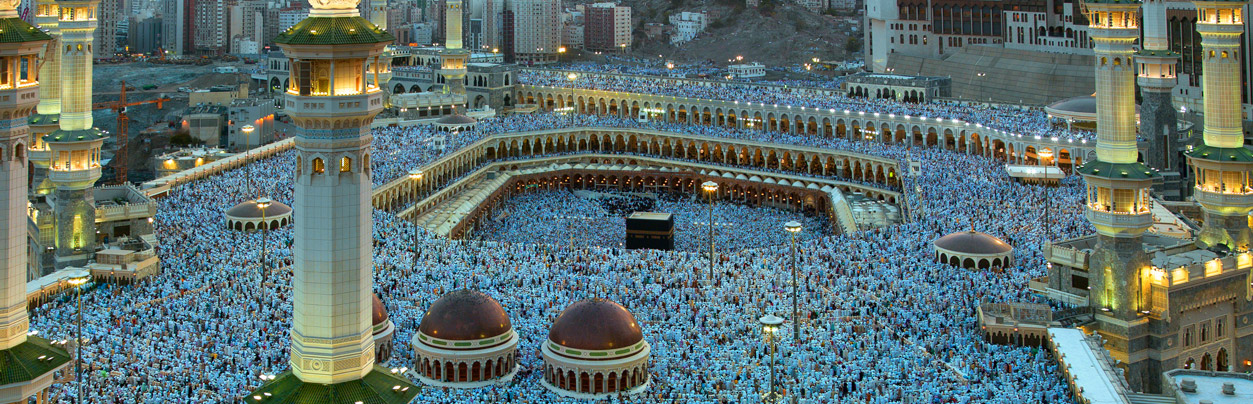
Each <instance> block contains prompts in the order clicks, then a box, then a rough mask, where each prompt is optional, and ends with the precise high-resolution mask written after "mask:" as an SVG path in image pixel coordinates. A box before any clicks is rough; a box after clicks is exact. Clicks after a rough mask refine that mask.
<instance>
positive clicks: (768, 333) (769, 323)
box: [757, 314, 783, 402]
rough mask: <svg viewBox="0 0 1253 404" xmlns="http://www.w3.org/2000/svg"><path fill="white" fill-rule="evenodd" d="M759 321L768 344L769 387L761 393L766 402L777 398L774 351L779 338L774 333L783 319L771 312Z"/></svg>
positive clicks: (776, 348)
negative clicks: (764, 392)
mask: <svg viewBox="0 0 1253 404" xmlns="http://www.w3.org/2000/svg"><path fill="white" fill-rule="evenodd" d="M757 322H759V323H761V335H762V337H764V338H766V344H768V345H770V389H769V391H767V392H766V394H764V395H763V397H762V398H765V399H766V401H767V402H772V401H776V400H778V399H779V394H778V393H776V392H775V391H774V352H775V351H776V350H778V346H779V340H778V337H776V336H775V333H776V332H778V331H779V326H780V325H783V319H782V318H779V316H776V315H773V314H767V315H765V316H762V317H761V318H760V319H757Z"/></svg>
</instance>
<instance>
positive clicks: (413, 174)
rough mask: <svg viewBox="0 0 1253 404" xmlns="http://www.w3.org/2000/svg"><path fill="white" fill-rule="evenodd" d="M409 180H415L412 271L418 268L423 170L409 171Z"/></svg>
mask: <svg viewBox="0 0 1253 404" xmlns="http://www.w3.org/2000/svg"><path fill="white" fill-rule="evenodd" d="M409 179H411V180H413V213H411V215H412V216H413V266H412V267H410V268H409V270H410V271H414V270H417V268H418V181H422V170H419V169H416V168H415V169H412V170H409Z"/></svg>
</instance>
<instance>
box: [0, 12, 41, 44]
mask: <svg viewBox="0 0 1253 404" xmlns="http://www.w3.org/2000/svg"><path fill="white" fill-rule="evenodd" d="M50 40H52V37H51V36H49V35H48V33H46V32H43V30H41V29H39V28H36V27H35V26H33V25H30V23H28V22H26V21H23V20H22V19H21V18H18V17H12V18H0V43H19V42H36V41H50Z"/></svg>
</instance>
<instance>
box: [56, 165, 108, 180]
mask: <svg viewBox="0 0 1253 404" xmlns="http://www.w3.org/2000/svg"><path fill="white" fill-rule="evenodd" d="M98 179H100V166H95V167H90V168H85V169H77V170H68V171H67V170H64V169H56V168H52V169H49V170H48V180H50V181H52V182H54V183H59V184H60V183H70V184H72V183H80V182H86V181H90V182H92V183H94V182H96V180H98Z"/></svg>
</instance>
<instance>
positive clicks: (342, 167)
mask: <svg viewBox="0 0 1253 404" xmlns="http://www.w3.org/2000/svg"><path fill="white" fill-rule="evenodd" d="M339 172H341V173H348V172H352V159H351V158H349V157H348V156H344V157H341V158H340V159H339Z"/></svg>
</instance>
